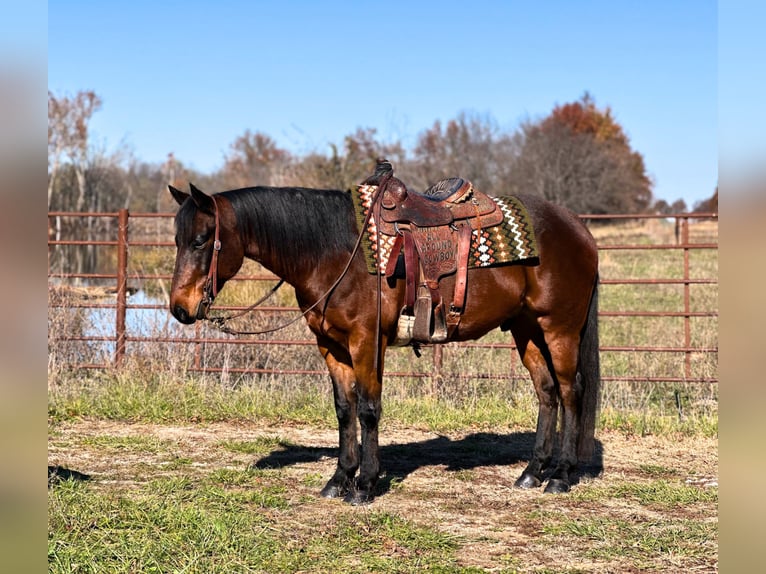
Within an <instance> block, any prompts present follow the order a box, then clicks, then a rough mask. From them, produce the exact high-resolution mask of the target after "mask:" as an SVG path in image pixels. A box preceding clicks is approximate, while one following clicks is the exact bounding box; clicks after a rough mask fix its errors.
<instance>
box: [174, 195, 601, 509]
mask: <svg viewBox="0 0 766 574" xmlns="http://www.w3.org/2000/svg"><path fill="white" fill-rule="evenodd" d="M169 190H170V193H171V195H172V196H173V198H174V199H175V201H176V202H177V203H178V204H179V205H180V208H179V209H178V211H177V213H176V216H175V244H176V247H177V252H176V260H175V270H174V274H173V279H172V285H171V291H170V301H169V304H170V312H171V313H172V315H173V316H174V317H175V318H176V319H177V320H178V321H180V322H181V323H184V324H192V323H194V322H195V321H198V320H202V319H205V318H207V316H208V311H209V310H210V307H211V305H212V303H213V301H214V299H215V296H216V294H217V293H218V291H220V289H221V288H222V287H223V286H224V285H225V283H226V282H227V281H228V280H229V279H231V278H232V277H234V275H235V274H236V273H237V272H238V270H239V269H240V267H241V265H242V263H243V261H244V259H245V258H249V259H252V260H255V261H256V262H258V263H260V264H261V265H262V266H263V267H265V268H266V269H268V270H270V271H271V272H273V273H274V274H275V275H277V276H278V277H280V278H281V279H282V280H284V281H285V282H286V283H287V284H289V285H290V286H292V288H293V289H294V290H295V297H296V300H297V302H298V305H299V307H300V308H301V310H302V311H303V312H304V315H305V320H306V322H307V323H308V327H309V329H310V330H311V332H312V333H313V335H314V336H315V337H316V344H317V347H318V349H319V352H320V353H321V355H322V357H324V360H325V363H326V366H327V370H328V371H329V375H330V379H331V381H332V388H333V397H334V404H335V412H336V415H337V420H338V447H339V451H338V460H337V466H336V469H335V472H334V474H333V475H332V477H331V478H330V479H329V480H328V482H327V483H326V485H325V486H324V488H323V489H322V490H321V496H323V497H326V498H342V499H343V500H344V501H345V502H347V503H350V504H353V505H360V504H368V503H370V502H372V500H373V499H374V496H375V494H376V492H375V488H376V483H377V481H378V478H379V474H380V472H381V464H380V455H379V445H378V425H379V421H380V417H381V395H382V383H383V372H384V362H385V351H386V348H387V347H388V346H389V345H390V344H391V343H392V341H394V340H395V337H396V335H397V333H396V330H397V318H398V314H399V311H400V309H402V304H403V298H404V296H405V286H404V280H403V279H391V280H383V281H381V280H380V278H379V277H376V275H375V274H374V273H370V272H369V270H368V267H367V264H366V263H365V260H364V257H363V255H362V254H361V253H360V250H358V249H355V247H356V245H357V240H358V235H359V233H360V229H359V227H360V225H359V223H358V220H357V219H355V215H354V210H353V206H352V198H351V193H350V192H349V191H341V190H330V189H310V188H303V187H263V186H261V187H249V188H243V189H234V190H228V191H223V192H220V193H216V194H207V193H205V192H203V191H201V190H200V189H198V188H197V187H196V186H194V185H193V184H190V193H186V192H184V191H181V190H179V189H177V188H174V187H172V186H169ZM518 198H519V199H520V200H521V201H522V202H523V204H524V205H525V206H526V209H527V210H528V213H529V215H530V217H531V220H532V223H533V227H534V233H535V236H536V241H537V247H538V251H539V261H538V262H536V263H535V264H517V265H498V266H489V267H484V268H472V269H469V270H468V275H467V284H468V288H467V290H468V295H467V297H466V301H465V307H464V309H463V315H462V317H461V320H460V323H459V325H458V327H457V328H456V329H455V330H454V332H452V333H451V335H450V341H465V340H471V339H478V338H480V337H482V336H483V335H485V334H486V333H487V332H489V331H490V330H492V329H495V328H497V327H500V328H501V329H502V330H504V331H508V330H510V331H511V334H512V336H513V338H514V340H515V343H516V347H517V349H518V353H519V355H520V357H521V361H522V363H523V365H524V366H525V367H526V369H527V370H528V371H529V375H530V377H531V379H532V383H533V385H534V389H535V392H536V395H537V399H538V403H539V406H538V418H537V429H536V435H535V441H534V446H533V450H532V454H531V457H530V458H529V461H528V464H527V465H526V468H525V469H524V470H523V472H522V473H521V475H520V476H519V477H518V479H517V480H516V481H515V483H514V486H515V487H518V488H522V489H533V488H539V487H541V486H542V485H543V483H546V482H547V484H546V485H545V488H544V492H545V493H565V492H568V491H569V490H570V487H571V485H572V483H573V477H576V474H574V473H575V471H576V470H577V466H578V463H583V464H585V463H588V462H590V460H591V459H592V457H593V454H594V446H595V438H594V436H595V426H596V418H597V411H598V407H599V388H600V373H599V354H598V317H597V314H598V313H597V309H598V285H599V282H598V252H597V247H596V243H595V241H594V239H593V237H592V235H591V234H590V232H589V230H588V229H587V227H586V226H585V224H584V223H583V222H582V221H581V220H580V219H579V218H578V217H577V216H576V215H575V214H574V213H572V212H570V211H569V210H567V209H566V208H563V207H561V206H558V205H556V204H553V203H551V202H548V201H546V200H544V199H542V198H540V197H538V196H535V195H521V194H520V195H518ZM439 289H444V292H445V293H449V292H451V291H450V290H452V289H454V277H450V276H447V277H444V278H443V279H442V280H441V284H440V285H439ZM378 290H380V291H378ZM378 297H379V299H378ZM376 300H377V301H379V303H378V305H376V304H374V303H371V302H374V301H376ZM559 410H561V413H562V414H561V421H560V431H559V433H558V435H557V427H558V424H559V422H558V421H559V419H558V417H559ZM357 421H358V428H359V429H360V430H359V434H360V438H361V442H360V441H359V438H358V436H357V433H358V430H357ZM557 438H559V439H560V446H559V448H558V456H557V457H554V452H555V446H556V442H557ZM554 463H555V464H554Z"/></svg>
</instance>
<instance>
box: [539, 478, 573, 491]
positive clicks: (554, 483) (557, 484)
mask: <svg viewBox="0 0 766 574" xmlns="http://www.w3.org/2000/svg"><path fill="white" fill-rule="evenodd" d="M544 492H545V493H547V494H563V493H565V492H569V483H568V482H567V481H566V480H561V479H560V478H552V479H550V480H549V481H548V486H546V487H545V491H544Z"/></svg>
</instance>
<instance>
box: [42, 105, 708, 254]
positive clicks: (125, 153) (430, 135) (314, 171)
mask: <svg viewBox="0 0 766 574" xmlns="http://www.w3.org/2000/svg"><path fill="white" fill-rule="evenodd" d="M102 105H103V104H102V101H101V98H100V97H99V96H98V95H97V94H96V93H95V92H93V91H81V92H78V93H77V94H75V95H74V96H70V95H56V94H53V93H51V92H49V93H48V211H49V212H51V211H77V212H83V211H84V212H105V211H116V210H118V209H120V208H129V209H131V210H132V211H134V212H156V211H171V210H173V209H174V206H173V205H172V203H171V200H170V198H169V197H168V194H167V187H166V186H167V184H168V183H171V184H173V185H176V186H179V187H184V186H185V185H186V183H187V182H188V181H193V182H194V183H195V184H196V185H198V186H200V187H202V188H203V189H206V190H209V191H222V190H224V189H231V188H237V187H247V186H253V185H271V186H291V185H300V186H304V187H317V188H335V189H351V188H352V187H353V186H355V185H356V184H357V183H358V182H360V181H361V180H363V179H364V178H365V177H366V176H367V175H369V173H370V171H371V169H372V167H373V165H374V161H375V159H376V158H378V157H386V158H388V159H390V160H391V161H393V162H394V165H395V167H396V170H397V174H398V175H399V177H400V178H401V179H402V180H403V181H405V182H406V183H407V185H409V186H412V187H414V188H415V189H421V190H422V189H425V187H427V186H428V185H429V184H430V183H433V182H435V181H437V180H439V179H441V178H444V177H453V176H459V177H463V178H466V179H469V180H471V181H472V182H473V183H474V185H475V186H476V188H477V189H480V190H482V191H484V192H487V193H488V194H490V195H495V196H500V195H510V194H515V193H524V192H526V193H534V194H538V195H540V196H542V197H544V198H546V199H549V200H551V201H554V202H556V203H559V204H562V205H565V206H567V207H569V208H570V209H572V210H573V211H575V212H577V213H593V214H599V213H644V212H658V213H672V212H682V211H686V210H687V206H686V204H685V203H684V201H683V200H681V199H679V200H677V201H675V202H674V203H671V204H669V203H668V202H666V201H664V200H659V201H656V200H655V199H654V197H653V195H652V187H653V182H652V179H651V177H650V175H649V174H648V173H647V171H646V166H645V164H644V158H643V156H642V155H641V154H640V153H639V152H638V151H636V150H634V149H633V148H632V146H631V144H630V140H629V138H628V136H627V135H626V133H625V131H624V129H623V127H622V126H621V125H620V124H619V123H618V122H617V121H616V119H615V118H614V115H613V113H612V111H611V109H610V108H609V107H608V106H605V107H600V106H598V105H597V104H596V102H595V100H594V98H593V97H592V96H591V95H590V94H588V93H585V94H584V95H583V96H582V97H581V98H579V99H578V100H576V101H574V102H569V103H566V104H561V105H556V106H555V107H554V108H553V110H551V112H550V113H549V114H548V115H547V116H545V117H543V118H542V119H536V120H527V121H523V122H521V124H520V125H519V126H518V127H517V128H516V129H515V130H505V129H501V128H500V127H499V126H498V125H497V122H496V121H495V120H494V119H493V118H492V117H491V116H489V115H481V114H478V113H474V112H468V111H465V112H461V113H459V114H458V115H457V116H456V117H455V118H453V119H450V120H448V121H446V122H444V123H443V122H442V121H440V120H436V121H434V123H433V124H432V125H431V126H430V127H428V128H426V129H424V130H422V131H421V132H420V133H418V134H417V137H416V141H415V144H414V145H413V146H412V148H411V149H406V148H405V147H404V145H403V144H402V143H401V142H400V141H383V140H382V139H381V138H380V137H379V136H378V133H377V131H376V129H375V128H369V127H366V128H358V129H357V130H356V131H355V132H353V133H351V134H348V135H347V136H345V137H344V138H343V141H342V143H341V144H340V145H337V144H335V143H331V144H329V145H328V147H327V149H326V150H322V151H315V152H311V153H306V154H303V155H296V154H294V153H291V152H290V151H288V150H286V149H283V148H281V147H280V146H279V145H278V144H277V142H276V141H275V140H274V139H273V138H272V137H271V136H269V135H268V134H265V133H263V132H261V131H257V130H256V131H251V130H249V129H247V130H245V131H244V132H243V134H242V135H240V136H239V137H237V138H236V139H235V140H234V141H233V142H232V143H231V145H230V147H229V150H228V151H227V153H226V154H225V155H224V158H223V165H222V167H221V168H220V169H218V170H217V171H215V172H214V173H200V172H197V171H195V170H193V169H190V168H189V167H187V166H185V165H184V162H183V158H178V157H175V156H174V155H173V154H172V153H169V154H168V156H167V158H165V159H164V161H161V162H159V163H147V162H145V161H140V160H138V159H136V158H135V156H134V155H133V154H132V153H131V152H130V151H129V150H127V149H118V150H117V151H111V152H108V151H106V150H105V149H103V148H99V147H98V146H97V145H96V144H95V143H94V142H93V138H92V134H91V132H90V121H91V119H92V117H93V115H94V114H96V113H97V112H98V111H99V110H100V109H101V107H102ZM708 201H712V198H711V200H708ZM715 203H716V205H715V207H716V209H717V192H716V194H715ZM695 207H697V206H695ZM699 207H706V206H702V205H700V206H699ZM708 207H709V206H708ZM96 221H97V220H96V219H95V218H93V219H91V218H87V219H86V220H85V221H74V220H71V221H63V220H62V218H53V222H52V223H51V229H50V230H49V232H50V234H51V235H53V236H56V237H61V235H62V233H63V232H64V231H65V229H64V228H65V227H66V226H80V228H79V229H76V230H73V229H66V232H67V235H70V236H71V234H72V232H74V233H76V235H77V236H79V237H90V238H94V237H96V236H98V234H100V233H102V232H104V231H109V230H105V229H99V228H96V227H94V226H97V225H101V226H102V227H103V226H105V225H106V226H108V225H110V223H109V222H108V221H106V222H101V223H97V222H96ZM86 251H87V250H86ZM81 257H85V258H86V259H87V258H88V257H89V256H88V255H87V253H86V254H85V255H81ZM84 266H85V267H87V266H88V265H87V264H84ZM77 267H81V265H77Z"/></svg>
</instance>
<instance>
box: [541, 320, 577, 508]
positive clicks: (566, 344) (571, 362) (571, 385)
mask: <svg viewBox="0 0 766 574" xmlns="http://www.w3.org/2000/svg"><path fill="white" fill-rule="evenodd" d="M546 340H547V341H548V349H549V351H550V355H551V361H552V363H553V368H554V371H555V374H556V381H557V382H558V393H559V399H560V401H561V406H562V411H563V417H562V421H561V451H560V454H559V459H558V464H557V465H556V468H555V469H554V470H553V474H552V475H551V477H550V479H549V480H548V485H547V486H546V487H545V492H552V493H560V492H567V491H568V490H569V476H570V473H571V472H572V471H573V470H575V468H577V444H578V438H579V437H578V434H579V432H580V403H581V399H582V394H583V392H582V391H583V389H582V382H581V376H580V374H579V373H578V372H577V357H578V353H579V342H580V339H579V336H576V335H574V336H567V335H560V336H557V337H554V336H553V335H550V333H549V336H548V337H547V338H546Z"/></svg>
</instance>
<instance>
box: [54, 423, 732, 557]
mask: <svg viewBox="0 0 766 574" xmlns="http://www.w3.org/2000/svg"><path fill="white" fill-rule="evenodd" d="M103 436H107V437H144V438H146V437H150V438H152V439H156V440H158V441H161V444H163V445H164V446H163V449H160V451H156V452H152V450H151V449H145V450H141V449H138V450H131V449H126V451H125V452H120V453H119V454H118V455H115V451H114V450H112V449H99V448H97V447H94V446H93V443H92V442H91V443H89V442H88V440H87V439H88V437H103ZM265 439H270V440H271V439H273V443H271V444H273V446H272V447H270V448H267V449H266V450H265V451H264V453H263V454H261V453H260V452H259V453H257V454H247V453H242V452H233V451H232V450H231V449H229V448H225V446H224V441H242V442H250V441H253V442H256V441H261V442H262V443H263V441H264V440H265ZM532 440H533V433H531V432H510V433H499V434H494V433H488V432H481V431H478V432H471V431H462V432H454V433H447V434H436V433H433V432H428V431H424V430H412V429H403V428H391V427H385V428H383V429H382V431H381V456H382V462H383V467H384V469H385V474H384V475H383V477H382V478H381V482H380V485H379V494H378V496H377V498H376V499H375V501H374V502H373V504H372V505H371V506H369V507H366V508H367V509H370V508H371V509H373V510H375V511H380V512H389V513H393V514H397V515H399V516H401V517H403V518H405V519H407V520H411V521H414V522H416V523H418V524H422V525H426V526H430V527H436V528H438V529H440V530H441V531H444V532H447V533H450V534H454V535H455V536H456V537H459V539H460V540H461V544H460V548H459V550H458V552H459V556H458V558H459V562H460V563H461V564H462V565H464V566H474V567H478V568H483V569H486V570H488V571H492V570H497V569H498V565H499V564H503V560H506V559H507V557H508V556H517V555H523V556H524V557H525V558H524V564H523V565H518V564H517V566H520V569H521V571H534V570H535V569H543V568H549V569H551V570H549V571H562V570H566V569H569V570H570V571H573V570H574V571H585V572H590V571H599V572H601V571H615V572H617V571H621V572H638V571H642V572H643V571H655V567H656V568H657V569H658V570H659V569H660V565H662V569H664V570H666V571H675V568H676V567H678V568H679V569H682V570H684V571H697V572H699V571H708V572H710V571H716V570H717V541H713V542H712V544H713V548H712V551H711V552H707V553H705V556H704V557H702V558H699V557H697V558H694V559H689V558H684V557H676V558H673V557H672V556H671V557H668V558H667V560H665V559H664V558H663V559H661V560H659V561H658V562H655V567H652V566H651V565H650V566H648V567H641V566H636V563H635V560H631V559H630V558H626V559H625V560H624V561H623V562H622V563H620V561H619V559H616V560H615V559H614V558H613V557H612V558H610V559H609V563H610V564H611V566H609V567H606V568H605V567H604V564H603V562H600V563H599V564H600V565H598V566H597V565H596V563H595V562H594V563H593V564H591V565H590V566H589V564H588V563H587V561H584V560H585V559H584V558H583V555H584V554H583V553H579V557H578V558H577V559H576V560H575V561H573V556H572V549H571V548H570V547H569V544H570V543H568V542H566V541H565V539H566V537H565V538H562V543H561V544H551V537H550V536H549V535H548V536H543V535H542V533H543V532H544V531H545V529H546V516H553V515H554V514H555V515H556V516H557V517H558V518H557V519H558V520H560V519H561V515H562V514H564V515H565V516H566V517H568V518H574V519H577V520H582V521H584V522H588V521H591V522H592V521H593V520H594V519H595V520H598V519H599V517H605V518H606V517H608V518H609V520H618V521H619V520H623V521H625V523H629V524H644V523H645V524H648V525H651V524H656V523H661V522H662V521H664V520H678V519H679V517H688V518H689V519H692V520H697V521H704V522H706V523H710V522H713V523H714V524H716V525H717V521H718V509H717V502H716V503H706V504H690V505H688V506H684V505H677V504H676V505H671V506H668V507H665V506H662V505H657V504H654V503H648V504H647V503H642V502H641V501H639V500H636V498H635V497H632V496H620V495H619V493H620V492H621V490H620V489H621V488H622V486H623V485H626V484H636V483H646V484H647V485H648V484H651V483H652V481H657V480H658V478H659V479H661V480H665V481H667V482H670V483H673V484H678V485H692V486H694V487H697V488H700V489H708V488H715V487H717V483H718V441H717V439H715V438H703V437H696V438H688V437H685V438H683V439H679V438H678V437H672V438H671V437H654V436H645V437H638V436H625V435H623V434H619V433H616V432H601V433H599V434H598V446H597V458H598V459H599V460H598V463H599V464H596V465H594V466H593V467H590V468H587V469H585V472H584V473H583V474H582V475H581V476H580V478H579V484H576V485H575V486H574V487H573V493H572V494H571V495H543V494H542V491H541V490H535V491H523V490H519V489H514V488H513V487H512V485H513V481H514V480H515V479H516V477H517V476H518V475H519V474H520V473H521V471H522V470H523V468H524V466H525V463H526V458H527V456H528V453H529V452H530V450H531V446H532ZM89 444H90V446H88V445H89ZM266 444H269V443H268V442H267V443H266ZM336 447H337V431H335V430H331V429H318V428H312V427H304V426H289V425H286V426H281V425H280V426H274V425H269V426H263V425H258V424H247V425H245V424H225V423H216V424H207V425H193V426H172V425H155V424H130V423H117V422H112V421H79V422H76V423H69V424H65V425H61V426H57V427H56V428H55V429H54V430H53V431H52V432H51V434H50V436H49V446H48V464H49V471H50V467H51V466H52V467H57V468H58V469H59V470H62V469H66V470H68V471H74V472H78V473H83V474H85V475H88V476H89V477H90V479H91V480H92V481H93V482H94V483H95V484H103V485H104V486H107V485H114V486H115V487H127V488H130V486H131V485H133V484H140V483H142V482H145V481H147V480H152V479H156V478H158V477H160V476H163V475H165V474H167V475H174V476H175V475H178V474H179V473H183V474H185V475H191V476H193V475H194V474H195V473H198V474H205V473H209V472H212V471H214V470H219V469H222V468H231V469H237V470H242V469H243V468H247V467H257V468H279V469H281V470H280V476H281V477H282V481H283V483H286V484H289V485H290V489H289V494H288V496H289V497H290V498H291V499H292V498H294V499H295V500H296V501H298V500H304V501H305V500H307V499H308V500H312V501H311V502H309V503H307V504H304V506H305V508H304V509H303V510H302V512H304V511H305V512H309V513H312V512H315V513H319V514H326V513H341V512H348V511H349V508H350V507H348V506H347V505H345V504H343V503H342V502H341V501H338V500H323V499H321V498H319V497H318V496H317V494H318V491H319V489H320V488H321V486H322V485H323V484H324V481H325V480H326V479H327V478H329V477H330V476H331V474H332V472H333V470H334V468H335V464H336V461H335V453H336V450H335V449H336ZM168 449H169V450H170V453H171V454H172V455H175V456H177V457H179V458H185V459H190V460H191V462H190V463H189V464H187V465H185V466H183V468H182V469H180V470H179V469H178V467H169V466H168V465H167V460H168ZM599 471H601V472H599ZM590 475H595V476H590ZM589 492H591V493H592V494H593V495H592V496H574V495H576V494H585V493H589ZM312 497H313V499H312ZM314 500H315V502H314ZM364 511H365V509H360V510H359V512H364ZM570 538H571V537H570ZM586 538H588V539H589V540H590V542H587V543H589V544H592V545H594V547H595V546H598V544H599V540H594V539H593V538H594V537H593V535H592V534H590V535H586ZM601 542H604V541H601ZM506 564H507V562H506ZM679 571H680V570H679Z"/></svg>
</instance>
